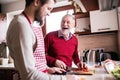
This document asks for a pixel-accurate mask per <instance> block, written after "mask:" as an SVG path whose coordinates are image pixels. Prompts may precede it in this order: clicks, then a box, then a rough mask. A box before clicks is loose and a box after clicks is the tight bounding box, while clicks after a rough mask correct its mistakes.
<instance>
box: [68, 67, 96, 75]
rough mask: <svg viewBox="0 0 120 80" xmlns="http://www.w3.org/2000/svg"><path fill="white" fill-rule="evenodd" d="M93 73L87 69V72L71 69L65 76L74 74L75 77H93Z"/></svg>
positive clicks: (92, 70)
mask: <svg viewBox="0 0 120 80" xmlns="http://www.w3.org/2000/svg"><path fill="white" fill-rule="evenodd" d="M94 72H95V70H94V69H88V71H81V70H79V69H78V68H72V69H71V70H70V71H69V72H67V74H75V75H93V74H94Z"/></svg>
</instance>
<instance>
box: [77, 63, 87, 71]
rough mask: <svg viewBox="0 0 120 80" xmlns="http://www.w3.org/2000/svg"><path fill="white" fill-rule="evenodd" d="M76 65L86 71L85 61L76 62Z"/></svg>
mask: <svg viewBox="0 0 120 80" xmlns="http://www.w3.org/2000/svg"><path fill="white" fill-rule="evenodd" d="M77 66H78V68H79V69H80V70H83V71H88V67H87V65H86V63H84V62H80V63H78V64H77Z"/></svg>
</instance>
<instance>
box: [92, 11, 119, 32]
mask: <svg viewBox="0 0 120 80" xmlns="http://www.w3.org/2000/svg"><path fill="white" fill-rule="evenodd" d="M90 23H91V32H92V33H94V32H104V31H114V30H118V21H117V11H116V9H113V10H108V11H99V10H96V11H91V12H90Z"/></svg>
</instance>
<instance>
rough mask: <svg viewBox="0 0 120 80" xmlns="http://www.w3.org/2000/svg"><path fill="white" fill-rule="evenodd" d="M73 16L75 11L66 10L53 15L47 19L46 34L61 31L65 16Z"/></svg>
mask: <svg viewBox="0 0 120 80" xmlns="http://www.w3.org/2000/svg"><path fill="white" fill-rule="evenodd" d="M67 13H68V14H73V10H65V11H59V12H54V13H51V14H50V16H47V17H46V33H49V32H51V31H56V30H59V29H60V25H61V19H62V17H63V16H64V15H65V14H67Z"/></svg>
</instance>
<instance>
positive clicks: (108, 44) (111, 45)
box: [77, 32, 118, 53]
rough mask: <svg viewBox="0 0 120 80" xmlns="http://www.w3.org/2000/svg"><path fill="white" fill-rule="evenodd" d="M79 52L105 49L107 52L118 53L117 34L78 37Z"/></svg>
mask: <svg viewBox="0 0 120 80" xmlns="http://www.w3.org/2000/svg"><path fill="white" fill-rule="evenodd" d="M77 37H78V41H79V50H85V49H92V48H104V49H105V51H114V52H117V53H118V38H117V32H111V33H101V34H91V35H82V36H77Z"/></svg>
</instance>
